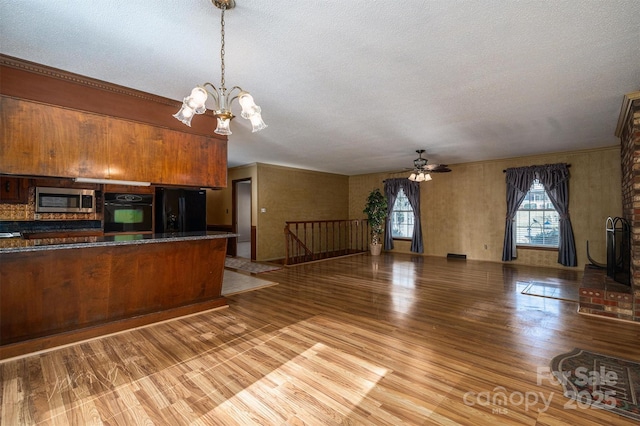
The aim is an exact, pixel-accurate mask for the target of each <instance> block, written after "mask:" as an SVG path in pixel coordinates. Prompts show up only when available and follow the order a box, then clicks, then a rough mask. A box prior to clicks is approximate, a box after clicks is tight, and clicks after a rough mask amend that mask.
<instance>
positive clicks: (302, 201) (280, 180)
mask: <svg viewBox="0 0 640 426" xmlns="http://www.w3.org/2000/svg"><path fill="white" fill-rule="evenodd" d="M249 177H250V178H251V181H252V197H251V199H252V200H251V204H252V217H251V222H252V226H255V227H256V232H257V236H256V238H257V243H256V252H257V253H256V260H263V261H264V260H274V259H282V258H284V256H285V247H284V226H285V222H287V221H295V220H328V219H348V216H349V211H348V203H349V177H348V176H344V175H337V174H331V173H321V172H314V171H308V170H302V169H294V168H289V167H281V166H273V165H269V164H261V163H258V164H252V165H248V166H243V167H234V168H230V169H229V178H228V182H229V186H228V187H227V188H225V189H222V190H210V191H208V192H207V224H209V225H231V223H232V221H231V213H232V182H233V180H237V179H245V178H249ZM261 209H265V211H264V213H263V212H262V211H261Z"/></svg>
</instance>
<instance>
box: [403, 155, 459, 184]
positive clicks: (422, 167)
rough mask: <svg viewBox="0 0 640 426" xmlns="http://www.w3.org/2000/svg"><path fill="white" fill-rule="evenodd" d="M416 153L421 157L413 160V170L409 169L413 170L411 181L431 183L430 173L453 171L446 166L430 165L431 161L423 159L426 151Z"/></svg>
mask: <svg viewBox="0 0 640 426" xmlns="http://www.w3.org/2000/svg"><path fill="white" fill-rule="evenodd" d="M416 152H417V153H418V155H419V157H418V158H416V159H415V160H413V169H407V170H412V172H411V175H410V176H409V180H412V181H416V182H422V181H430V180H431V175H430V173H447V172H450V171H451V169H450V168H449V167H448V166H447V165H446V164H428V162H429V160H427V159H426V158H422V154H423V153H424V149H417V150H416Z"/></svg>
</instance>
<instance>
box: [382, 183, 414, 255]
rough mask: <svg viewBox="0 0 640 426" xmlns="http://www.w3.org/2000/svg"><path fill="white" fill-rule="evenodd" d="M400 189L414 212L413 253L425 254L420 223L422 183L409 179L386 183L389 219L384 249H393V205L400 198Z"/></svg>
mask: <svg viewBox="0 0 640 426" xmlns="http://www.w3.org/2000/svg"><path fill="white" fill-rule="evenodd" d="M400 188H402V189H403V190H404V193H405V195H406V196H407V198H408V200H409V204H411V209H412V210H413V217H414V219H413V220H414V222H413V235H412V236H411V251H412V252H414V253H423V252H424V246H423V244H422V224H421V221H420V182H412V181H410V180H409V179H407V178H393V179H386V180H385V181H384V194H385V196H386V197H387V219H386V224H385V225H386V226H385V233H384V249H385V250H392V249H393V236H392V235H391V216H392V213H393V205H394V204H395V202H396V198H398V193H399V192H400Z"/></svg>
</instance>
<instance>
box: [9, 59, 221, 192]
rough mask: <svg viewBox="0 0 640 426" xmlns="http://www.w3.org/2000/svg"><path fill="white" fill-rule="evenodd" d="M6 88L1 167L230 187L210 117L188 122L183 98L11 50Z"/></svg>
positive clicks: (41, 173) (18, 171)
mask: <svg viewBox="0 0 640 426" xmlns="http://www.w3.org/2000/svg"><path fill="white" fill-rule="evenodd" d="M0 92H1V94H2V105H1V108H2V116H1V117H0V119H1V120H2V127H3V131H2V133H1V135H0V139H1V142H2V144H1V145H0V173H4V174H15V175H27V176H52V177H69V178H74V177H91V178H99V179H121V180H134V181H149V182H152V183H158V184H167V185H187V186H204V187H218V188H220V187H226V185H227V180H226V175H227V142H226V138H225V137H220V136H218V135H215V136H210V135H207V131H209V132H212V130H213V129H214V128H215V118H214V117H213V116H212V115H204V116H203V120H198V123H197V124H196V123H194V127H188V126H184V125H183V124H182V123H180V122H178V121H177V120H175V119H174V118H173V117H172V114H173V113H175V112H176V111H177V110H178V109H179V106H180V103H179V102H177V101H173V100H170V99H166V98H161V97H157V96H154V95H150V94H146V93H143V92H139V91H134V90H132V89H127V88H123V87H121V86H116V85H112V84H109V83H105V82H101V81H98V80H93V79H88V78H85V77H82V76H78V75H75V74H71V73H67V72H64V71H60V70H55V69H51V68H47V67H43V66H40V65H37V64H33V63H29V62H26V61H21V60H17V59H15V58H9V57H6V56H0ZM205 129H206V130H205Z"/></svg>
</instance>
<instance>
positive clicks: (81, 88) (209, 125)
mask: <svg viewBox="0 0 640 426" xmlns="http://www.w3.org/2000/svg"><path fill="white" fill-rule="evenodd" d="M196 84H198V82H194V86H195V85H196ZM190 90H191V88H185V96H186V95H187V94H188V92H189V91H190ZM0 93H2V94H3V95H6V96H11V97H15V98H21V99H28V100H32V101H37V102H41V103H45V104H50V105H56V106H62V107H66V108H71V109H77V110H81V111H87V112H94V113H98V114H104V115H108V116H112V117H118V118H124V119H128V120H132V121H139V122H142V123H146V124H152V125H154V126H159V127H165V128H169V129H173V130H178V131H180V132H184V133H193V134H196V135H203V136H208V137H212V138H216V139H221V140H224V141H226V140H227V137H226V136H221V135H217V134H215V133H213V131H214V129H215V128H216V119H215V117H214V116H213V114H202V115H200V116H198V117H196V118H194V120H193V122H192V123H191V127H189V126H185V125H184V124H182V123H181V122H179V121H178V120H176V119H175V118H173V114H175V113H176V112H177V111H178V110H179V109H180V105H181V104H182V102H181V101H178V100H173V99H169V98H164V97H162V96H157V95H153V94H151V93H146V92H142V91H139V90H135V89H130V88H128V87H124V86H120V85H117V84H113V83H108V82H106V81H102V80H97V79H94V78H90V77H85V76H82V75H79V74H74V73H71V72H68V71H64V70H60V69H57V68H52V67H47V66H45V65H41V64H37V63H35V62H30V61H25V60H23V59H20V58H15V57H12V56H7V55H2V54H0ZM96 99H99V102H96Z"/></svg>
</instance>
